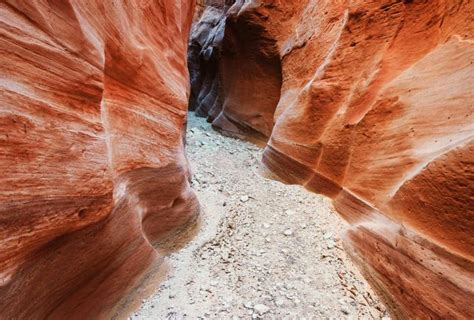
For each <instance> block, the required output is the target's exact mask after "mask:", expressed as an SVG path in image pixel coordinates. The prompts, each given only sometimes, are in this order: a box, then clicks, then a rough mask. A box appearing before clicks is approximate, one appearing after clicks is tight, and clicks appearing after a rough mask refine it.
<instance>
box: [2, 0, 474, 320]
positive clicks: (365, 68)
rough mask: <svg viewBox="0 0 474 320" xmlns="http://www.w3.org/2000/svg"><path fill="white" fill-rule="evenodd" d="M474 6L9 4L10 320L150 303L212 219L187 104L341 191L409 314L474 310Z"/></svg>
mask: <svg viewBox="0 0 474 320" xmlns="http://www.w3.org/2000/svg"><path fill="white" fill-rule="evenodd" d="M473 16H474V2H472V1H463V0H454V1H451V0H435V1H424V0H412V1H408V0H403V1H400V0H377V1H358V0H357V1H348V0H347V1H346V0H341V1H329V0H302V1H273V0H270V1H243V0H238V1H235V2H234V1H224V0H221V1H198V4H197V8H196V10H195V3H194V1H169V0H160V1H147V0H144V1H129V0H127V1H112V0H110V1H109V0H107V1H92V0H91V1H66V0H65V1H16V0H6V1H2V2H1V3H0V26H1V27H0V59H1V64H0V99H1V102H2V104H1V106H0V124H1V125H0V165H1V168H2V175H1V176H0V310H1V311H0V318H2V319H3V318H5V319H44V318H50V319H64V318H68V319H75V318H77V319H84V318H99V319H103V318H112V317H120V316H123V313H124V311H123V310H124V309H123V308H127V306H129V305H130V304H133V302H132V301H134V300H137V299H139V297H138V294H137V291H139V288H141V287H144V286H146V285H147V283H149V282H150V278H152V277H153V276H154V275H156V274H157V273H159V272H158V271H157V270H161V269H162V267H163V266H162V260H163V257H164V255H166V254H167V253H169V252H170V251H172V250H175V249H176V248H177V247H179V245H180V243H179V242H180V240H178V239H181V238H182V237H184V236H183V234H186V233H187V232H192V230H193V226H195V224H196V220H197V216H198V212H199V204H198V201H197V198H196V196H195V194H194V192H193V191H192V189H191V187H190V183H189V181H190V180H191V173H190V170H189V166H188V161H187V159H186V155H185V136H184V134H185V127H186V121H187V120H186V118H187V115H186V112H187V108H188V104H189V109H190V110H195V113H196V115H199V116H203V117H206V118H207V120H208V121H209V122H211V123H212V126H213V127H214V128H216V129H217V130H219V131H220V132H222V133H223V134H225V135H231V136H236V137H240V138H249V139H252V140H253V139H256V140H258V141H260V142H266V143H267V144H266V147H265V149H264V153H263V157H262V163H263V165H264V166H265V168H266V174H267V176H269V177H272V178H274V179H278V180H281V181H283V182H285V183H288V184H298V185H302V186H304V187H305V188H306V189H307V190H309V191H311V192H314V193H318V194H323V195H325V196H327V197H329V198H331V199H332V201H333V205H334V208H335V209H336V210H337V212H338V213H339V214H340V216H342V218H344V219H345V220H346V221H347V222H348V229H347V231H346V232H345V233H344V234H343V242H344V247H345V249H346V251H347V252H348V253H349V254H350V255H351V256H352V258H353V259H354V261H356V262H357V264H358V266H359V267H360V269H361V270H362V271H363V273H364V274H365V276H366V278H367V279H368V280H369V281H370V283H371V284H372V286H373V287H374V288H375V289H376V290H377V292H378V293H379V294H380V296H381V297H382V298H383V299H384V301H385V303H386V304H387V306H388V307H389V308H390V310H391V312H392V315H393V316H394V317H395V318H420V319H426V318H434V319H470V318H472V317H473V315H474V306H473V304H472V301H474V289H473V288H474V142H473V137H474V121H473V113H474V20H473V19H472V17H473ZM193 21H194V24H193ZM188 39H189V49H188ZM187 55H188V58H187ZM188 68H189V76H188ZM189 82H190V83H191V85H189ZM209 161H213V159H209ZM334 218H335V219H336V218H337V217H334ZM316 219H317V217H316Z"/></svg>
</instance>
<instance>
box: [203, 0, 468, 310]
mask: <svg viewBox="0 0 474 320" xmlns="http://www.w3.org/2000/svg"><path fill="white" fill-rule="evenodd" d="M472 17H474V2H472V1H457V0H456V1H451V0H449V1H448V0H436V1H421V0H414V1H389V0H377V1H362V0H361V1H342V0H341V1H329V0H327V1H325V0H319V1H316V0H304V1H265V2H261V1H237V3H236V4H235V5H234V6H233V7H232V8H230V9H229V11H228V14H227V17H226V20H227V26H226V31H225V38H224V40H223V44H222V49H221V51H222V57H221V58H220V68H221V69H220V76H219V77H220V80H219V81H221V82H222V83H221V86H222V87H223V88H224V91H223V93H222V95H223V96H222V97H221V101H223V102H222V103H221V105H220V115H218V116H217V119H219V118H228V119H231V123H232V124H236V123H237V124H239V126H235V127H231V126H227V125H226V124H225V123H224V124H223V123H222V122H219V121H217V122H216V120H214V122H213V124H214V125H216V126H217V127H220V128H221V129H224V130H228V131H234V132H237V133H239V134H241V135H245V134H248V132H246V131H245V130H244V129H242V128H245V127H246V126H247V127H251V128H256V126H255V122H254V118H250V117H248V115H249V114H253V115H256V114H259V115H261V117H262V118H261V119H260V121H261V122H260V123H266V124H273V127H272V128H270V129H266V130H264V131H260V132H262V133H264V134H265V135H267V136H270V140H269V142H268V145H267V147H266V150H265V154H264V157H263V163H264V164H265V166H266V167H267V168H268V169H269V170H270V171H271V172H272V173H273V174H276V175H277V176H278V178H279V179H282V180H283V181H285V182H287V183H297V184H302V185H304V186H305V187H306V188H307V189H309V190H310V191H313V192H317V193H322V194H324V195H327V196H329V197H331V198H332V199H333V200H334V206H335V208H336V209H337V211H338V212H339V213H340V214H341V216H342V217H343V218H344V219H346V220H347V221H348V222H349V223H350V226H349V229H348V231H347V233H346V234H345V245H346V249H347V250H348V252H349V253H350V254H351V255H353V256H354V258H355V259H356V260H357V261H358V262H359V264H360V266H361V268H362V269H363V270H364V271H365V272H366V275H367V277H369V278H370V279H371V280H372V284H373V285H374V286H375V287H376V288H377V289H378V290H379V292H380V293H381V294H382V295H383V296H384V297H385V298H386V300H387V302H388V303H389V304H390V305H391V306H392V310H393V312H394V315H396V316H398V317H400V318H423V319H425V318H429V317H432V318H442V319H447V318H452V319H454V318H456V319H460V318H465V319H468V318H472V315H473V314H474V307H473V305H472V301H474V289H473V288H474V271H473V270H474V144H473V137H474V119H473V117H474V116H473V113H474V19H472ZM248 39H252V41H248ZM269 44H271V45H269ZM235 48H236V49H235ZM275 50H277V52H278V59H279V60H280V63H281V71H280V72H281V79H279V78H278V72H277V71H275V72H274V73H273V74H272V73H268V72H262V70H265V69H270V68H271V63H270V62H269V59H268V58H272V57H274V55H275ZM226 51H230V53H226ZM240 53H241V54H240ZM232 54H234V57H232V56H231V55H232ZM276 68H278V67H276ZM278 81H281V89H279V90H271V89H269V88H270V87H269V86H268V85H267V84H271V83H278ZM280 90H281V93H280ZM262 96H263V97H264V98H267V99H270V98H272V99H274V100H273V102H272V103H273V110H274V112H272V111H271V110H272V108H271V104H272V103H268V104H265V103H258V102H260V101H262V100H259V97H262ZM247 98H252V99H249V100H247ZM211 120H212V119H211Z"/></svg>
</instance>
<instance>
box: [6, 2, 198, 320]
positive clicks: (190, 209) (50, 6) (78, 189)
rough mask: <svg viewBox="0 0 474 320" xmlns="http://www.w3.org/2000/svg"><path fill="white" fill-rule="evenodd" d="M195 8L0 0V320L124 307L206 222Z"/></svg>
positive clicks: (97, 314) (95, 314) (105, 314)
mask: <svg viewBox="0 0 474 320" xmlns="http://www.w3.org/2000/svg"><path fill="white" fill-rule="evenodd" d="M193 7H194V1H158V2H157V1H13V0H12V1H10V0H7V1H3V2H2V3H1V4H0V26H1V27H0V50H1V54H0V61H1V63H0V88H1V90H0V99H1V101H2V104H1V106H0V123H1V125H0V167H1V171H2V174H1V175H0V310H1V311H0V318H2V319H44V318H48V319H65V318H67V319H74V318H80V319H85V318H89V319H99V318H100V319H103V318H110V317H111V316H113V315H116V314H117V312H118V309H117V305H120V304H125V303H126V302H129V300H130V299H131V298H130V297H129V295H130V294H131V292H132V291H133V289H134V288H135V287H136V286H138V285H139V284H140V283H142V281H143V277H144V275H145V274H146V273H147V271H148V270H151V269H153V268H155V269H156V266H157V265H159V263H160V257H162V254H159V253H158V252H157V251H156V250H155V249H156V248H161V249H162V250H165V249H168V248H169V246H168V245H167V243H172V242H173V241H172V239H173V237H174V235H175V234H176V233H177V232H178V230H181V229H183V228H185V227H186V226H187V225H189V224H191V223H192V222H193V221H194V220H195V219H196V214H197V212H198V204H197V200H196V197H195V196H194V194H193V192H192V191H191V189H190V187H189V183H188V178H189V172H188V166H187V161H186V158H185V155H184V142H183V139H184V134H183V131H184V127H185V121H186V110H187V99H188V87H189V85H188V75H187V74H188V73H187V69H186V53H187V39H188V32H189V29H190V25H191V22H192V18H193Z"/></svg>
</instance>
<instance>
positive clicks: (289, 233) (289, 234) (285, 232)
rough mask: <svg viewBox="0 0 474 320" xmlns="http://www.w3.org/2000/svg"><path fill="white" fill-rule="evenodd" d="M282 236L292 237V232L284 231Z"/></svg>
mask: <svg viewBox="0 0 474 320" xmlns="http://www.w3.org/2000/svg"><path fill="white" fill-rule="evenodd" d="M283 234H284V235H285V236H287V237H289V236H291V235H293V231H291V230H290V229H286V230H285V231H283Z"/></svg>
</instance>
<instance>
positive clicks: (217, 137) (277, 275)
mask: <svg viewBox="0 0 474 320" xmlns="http://www.w3.org/2000/svg"><path fill="white" fill-rule="evenodd" d="M189 117H190V119H189V124H188V133H187V142H188V146H187V154H188V157H189V161H190V162H191V166H192V169H193V172H194V179H193V188H194V189H195V190H196V192H197V194H198V197H199V201H200V203H201V206H202V223H201V226H200V230H199V233H198V235H197V236H196V237H195V238H194V239H192V240H191V241H190V242H189V243H188V244H187V245H186V246H185V247H184V248H183V249H181V250H180V251H178V252H176V253H174V254H172V255H171V256H169V258H167V260H168V261H167V263H168V264H169V265H170V267H171V268H170V269H171V270H170V272H169V274H168V275H167V278H166V280H165V281H164V282H162V283H161V284H160V286H159V288H157V290H156V292H155V293H154V294H153V295H152V296H151V297H149V298H148V299H147V300H144V301H143V304H142V306H141V308H140V309H139V310H138V311H137V312H135V313H134V314H132V315H130V319H389V317H388V314H387V312H386V310H385V308H384V307H383V305H382V304H381V303H380V301H379V300H378V299H377V297H376V296H375V294H374V293H373V291H372V290H371V289H370V288H369V287H368V285H367V284H366V281H365V280H364V278H363V277H362V276H361V274H360V273H359V272H358V271H357V269H356V268H355V266H354V265H353V264H352V263H351V261H350V260H349V259H348V257H347V256H346V254H345V253H344V251H343V249H342V244H341V243H340V240H339V238H338V234H339V233H340V232H341V231H342V230H343V229H344V226H345V224H344V222H343V221H342V220H341V219H340V218H339V217H338V216H337V215H336V214H335V213H334V212H333V209H332V207H331V204H330V202H329V200H327V199H325V198H324V197H322V196H319V195H316V194H312V193H309V192H307V191H305V190H304V189H303V188H302V187H299V186H287V185H283V184H281V183H279V182H277V181H273V180H269V179H266V178H264V177H262V176H261V175H260V174H259V166H260V164H259V162H260V158H261V155H262V150H261V149H260V148H258V147H257V146H255V145H253V144H251V143H249V142H245V141H241V140H237V139H233V138H228V137H224V136H222V135H221V134H219V133H217V132H215V131H214V130H212V128H211V126H210V125H209V124H208V123H207V122H206V121H205V120H204V119H202V118H197V117H195V116H194V114H193V113H190V115H189Z"/></svg>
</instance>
